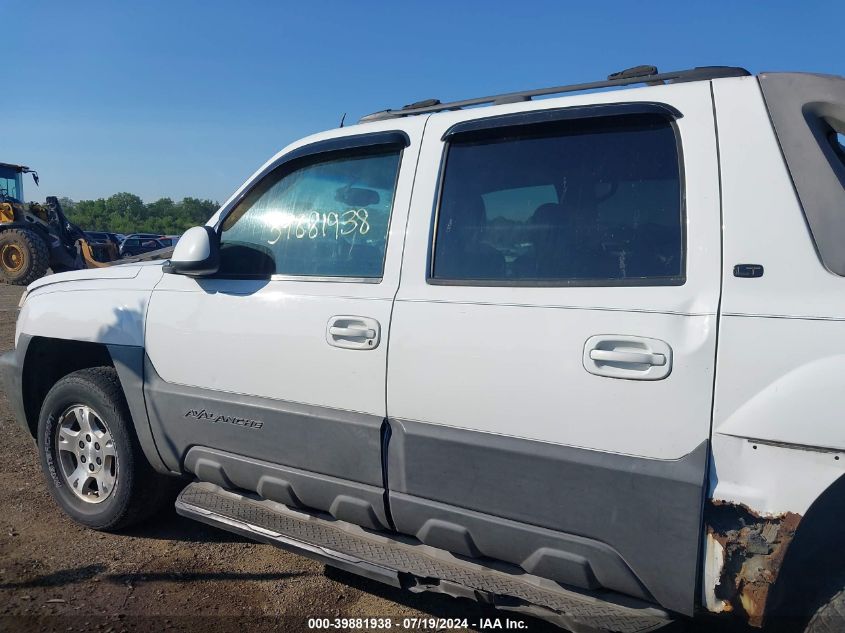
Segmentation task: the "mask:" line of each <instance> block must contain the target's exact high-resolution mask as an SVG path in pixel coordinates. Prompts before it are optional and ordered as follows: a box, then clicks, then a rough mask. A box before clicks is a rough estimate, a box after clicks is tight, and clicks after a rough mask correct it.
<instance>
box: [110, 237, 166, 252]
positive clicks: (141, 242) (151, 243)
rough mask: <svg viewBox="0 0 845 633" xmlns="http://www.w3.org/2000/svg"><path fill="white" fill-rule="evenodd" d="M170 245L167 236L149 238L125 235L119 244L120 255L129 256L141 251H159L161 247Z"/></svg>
mask: <svg viewBox="0 0 845 633" xmlns="http://www.w3.org/2000/svg"><path fill="white" fill-rule="evenodd" d="M169 246H172V242H171V240H169V239H167V238H150V237H131V236H130V237H127V238H126V239H125V240H123V242H122V243H121V244H120V255H121V257H129V256H132V255H141V254H142V253H151V252H153V251H159V250H161V249H163V248H168V247H169Z"/></svg>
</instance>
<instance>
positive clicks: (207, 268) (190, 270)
mask: <svg viewBox="0 0 845 633" xmlns="http://www.w3.org/2000/svg"><path fill="white" fill-rule="evenodd" d="M219 267H220V240H219V239H218V237H217V234H216V233H215V232H214V229H212V228H211V227H210V226H195V227H193V228H190V229H188V230H187V231H185V233H184V235H182V237H180V238H179V241H178V242H177V243H176V248H175V249H173V255H172V256H171V257H170V261H169V262H168V263H167V264H165V266H164V272H166V273H174V274H177V275H189V276H191V277H204V276H206V275H213V274H214V273H216V272H217V269H218V268H219Z"/></svg>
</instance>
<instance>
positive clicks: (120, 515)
mask: <svg viewBox="0 0 845 633" xmlns="http://www.w3.org/2000/svg"><path fill="white" fill-rule="evenodd" d="M74 405H84V406H87V407H90V408H91V409H92V410H93V411H95V412H96V413H97V415H98V416H100V417H101V418H102V419H103V422H105V423H106V424H107V426H108V430H109V431H110V435H111V438H112V440H113V443H114V453H115V455H116V464H117V466H116V469H115V470H116V477H115V480H114V484H113V487H112V490H111V492H110V494H108V495H107V496H105V498H104V499H103V500H102V501H100V502H96V503H89V502H87V501H85V500H83V499H81V498H80V497H79V496H77V494H76V493H75V492H74V491H73V490H71V488H70V485H69V483H68V481H67V479H66V478H65V475H63V474H62V470H61V469H62V467H63V465H62V461H61V458H60V457H59V450H58V442H57V425H58V424H60V422H61V416H62V415H63V414H64V413H65V412H66V411H68V409H69V408H70V407H73V406H74ZM38 452H39V455H40V458H41V468H42V471H43V472H44V476H45V478H46V480H47V487H48V488H49V490H50V494H51V495H52V496H53V499H55V501H56V503H58V504H59V505H60V506H61V508H62V509H63V510H64V511H65V513H67V514H68V515H69V516H70V517H71V518H72V519H73V520H74V521H76V522H78V523H81V524H83V525H86V526H88V527H90V528H93V529H95V530H109V531H112V530H120V529H122V528H127V527H129V526H131V525H134V524H136V523H139V522H140V521H143V520H144V519H147V518H149V517H151V516H152V515H153V514H155V513H156V512H158V511H159V510H160V509H161V508H162V507H163V505H164V504H165V503H166V502H167V501H168V500H170V499H172V494H173V491H174V480H173V478H170V477H167V476H164V475H161V474H159V473H157V472H155V471H154V470H153V468H152V467H151V466H150V465H149V462H147V459H146V457H144V454H143V452H142V450H141V447H140V446H139V444H138V439H137V437H136V436H135V430H134V427H133V425H132V419H131V417H130V415H129V409H128V407H127V405H126V399H125V397H124V395H123V391H122V390H121V387H120V382H119V381H118V377H117V372H116V371H115V370H114V368H112V367H93V368H89V369H81V370H79V371H76V372H73V373H72V374H68V375H67V376H65V377H64V378H62V379H61V380H59V381H58V382H57V383H56V384H55V385H53V388H52V389H50V391H49V393H48V394H47V397H46V398H45V399H44V405H43V406H42V408H41V416H40V418H39V420H38ZM83 461H84V460H83Z"/></svg>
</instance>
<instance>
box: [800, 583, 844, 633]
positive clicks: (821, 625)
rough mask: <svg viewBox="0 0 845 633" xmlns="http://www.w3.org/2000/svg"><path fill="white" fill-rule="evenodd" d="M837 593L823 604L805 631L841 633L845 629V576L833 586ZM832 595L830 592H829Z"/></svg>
mask: <svg viewBox="0 0 845 633" xmlns="http://www.w3.org/2000/svg"><path fill="white" fill-rule="evenodd" d="M833 591H836V593H834V594H833V596H832V597H831V598H830V599H829V600H828V601H827V602H825V603H824V604H823V605H821V606H820V607H819V608H818V609H817V610H816V612H815V614H813V617H812V618H811V619H810V621H809V622H808V623H807V628H805V629H804V633H841V632H842V631H845V577H842V578H840V580H839V582H837V583H836V584H835V585H834V586H833ZM828 595H830V594H828Z"/></svg>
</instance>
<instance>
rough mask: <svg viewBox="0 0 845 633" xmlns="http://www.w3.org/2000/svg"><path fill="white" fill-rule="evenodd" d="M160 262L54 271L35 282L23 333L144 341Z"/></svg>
mask: <svg viewBox="0 0 845 633" xmlns="http://www.w3.org/2000/svg"><path fill="white" fill-rule="evenodd" d="M156 264H157V265H146V266H136V265H124V266H114V267H110V268H100V269H93V270H79V271H73V272H68V273H60V274H56V275H49V276H48V277H44V278H42V279H39V280H38V281H37V282H35V283H33V284H31V285H30V286H29V294H28V296H27V299H26V302H25V303H24V305H23V308H22V309H21V313H20V316H19V317H18V322H17V330H16V333H15V342H16V343H17V339H18V337H19V336H20V334H22V333H23V334H28V335H29V336H45V337H50V338H60V339H70V340H77V341H89V342H94V343H106V344H114V345H137V346H142V345H143V344H144V318H145V315H146V311H147V303H148V300H149V297H150V294H151V292H152V289H153V288H154V287H155V285H156V283H158V280H159V279H160V278H161V274H162V273H161V262H157V263H156Z"/></svg>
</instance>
